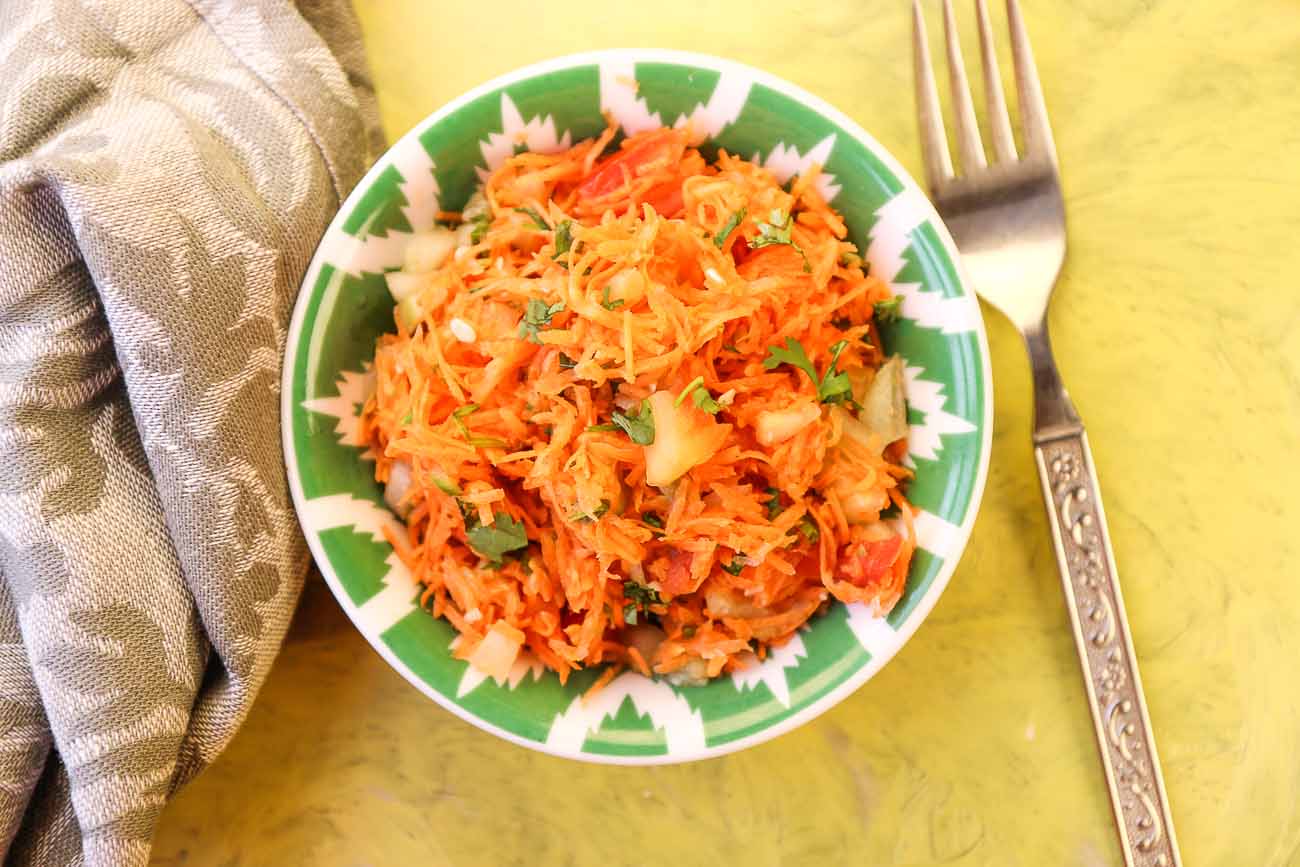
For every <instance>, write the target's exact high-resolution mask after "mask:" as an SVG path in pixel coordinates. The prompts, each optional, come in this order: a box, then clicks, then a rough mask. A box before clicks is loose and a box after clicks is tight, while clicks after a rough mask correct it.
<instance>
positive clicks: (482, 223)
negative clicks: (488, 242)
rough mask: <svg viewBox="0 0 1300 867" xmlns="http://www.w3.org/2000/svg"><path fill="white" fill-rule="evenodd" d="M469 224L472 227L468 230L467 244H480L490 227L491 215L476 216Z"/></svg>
mask: <svg viewBox="0 0 1300 867" xmlns="http://www.w3.org/2000/svg"><path fill="white" fill-rule="evenodd" d="M469 222H470V224H471V225H473V227H474V228H473V229H471V230H470V233H469V242H470V243H471V244H478V243H481V242H482V241H483V236H484V235H486V234H487V230H488V226H490V225H492V215H491V214H488V213H486V212H485V213H482V214H478V215H476V216H475V217H474V219H472V220H470V221H469Z"/></svg>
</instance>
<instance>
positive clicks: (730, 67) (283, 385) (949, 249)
mask: <svg viewBox="0 0 1300 867" xmlns="http://www.w3.org/2000/svg"><path fill="white" fill-rule="evenodd" d="M612 61H622V62H629V61H630V62H634V63H665V64H676V65H685V66H695V67H700V68H704V69H712V70H716V71H718V72H728V71H730V72H733V73H735V74H739V75H744V76H747V77H749V78H750V79H752V80H753V81H754V82H755V83H758V84H761V85H763V86H765V87H768V88H771V89H772V90H775V91H777V92H779V93H781V94H783V95H785V96H787V97H789V98H790V99H793V100H795V101H796V102H799V103H802V104H803V105H805V106H807V107H809V108H811V109H812V110H814V111H816V112H818V113H820V114H822V115H824V116H825V117H827V118H829V119H830V120H831V121H832V122H834V123H835V124H836V125H838V126H839V127H840V128H842V129H843V130H844V131H845V132H846V133H848V134H849V135H850V136H852V137H854V138H856V139H857V140H858V141H859V142H860V143H862V144H863V145H864V146H865V147H866V148H867V149H868V150H870V151H871V153H872V155H873V156H875V157H876V158H877V159H879V160H880V162H881V163H882V164H883V165H884V166H885V168H887V169H888V170H889V171H890V172H891V173H893V175H894V177H895V178H896V179H897V181H898V182H899V183H900V184H901V185H902V187H903V191H904V192H912V193H915V194H917V195H918V196H919V198H920V200H921V201H922V202H924V208H925V213H926V217H927V219H928V220H929V221H930V223H931V224H932V225H933V227H934V229H935V232H936V234H937V236H938V238H939V241H940V243H941V245H942V247H943V250H944V253H945V255H947V257H948V258H949V260H950V261H951V262H952V265H953V271H954V273H955V274H956V275H957V279H958V282H959V283H960V285H961V287H962V290H963V294H964V295H965V296H968V297H970V298H971V299H972V301H973V302H974V305H975V309H976V315H975V316H974V326H975V327H974V329H973V331H974V334H975V340H976V345H977V348H978V350H979V352H978V355H979V359H980V375H981V376H982V378H983V386H984V388H983V393H984V406H983V419H982V430H981V437H980V458H979V465H978V467H977V468H976V473H975V478H974V483H973V487H972V489H971V499H970V505H969V506H968V508H967V511H966V514H965V515H964V516H963V519H962V522H961V524H959V525H957V533H956V536H955V540H954V542H955V544H954V545H953V551H954V553H953V556H951V557H947V558H945V559H944V562H943V564H942V565H941V566H940V569H939V572H938V573H937V574H936V575H935V577H934V579H933V580H932V581H931V584H930V586H929V587H928V588H927V589H926V591H925V595H924V596H923V597H922V598H921V599H920V600H918V602H917V605H916V608H915V609H914V610H913V611H912V612H911V614H910V615H909V616H908V617H907V619H906V621H905V622H904V623H903V625H902V628H901V629H898V630H896V632H895V635H896V638H895V641H894V642H893V644H892V646H891V647H890V648H889V649H888V652H882V653H879V654H877V653H873V654H872V655H871V658H870V660H869V661H868V662H867V663H866V664H865V665H863V666H861V667H860V668H859V669H858V670H857V671H855V672H854V673H853V674H852V675H850V676H849V677H847V678H846V679H845V680H844V681H843V682H842V683H840V684H839V685H838V686H836V687H834V688H832V689H831V690H829V691H828V692H827V693H826V694H825V695H823V696H822V697H821V698H819V699H817V700H815V701H813V702H811V703H810V704H809V705H808V706H807V707H805V708H803V709H801V710H799V711H797V712H795V713H793V714H791V715H790V716H788V717H786V718H785V719H781V720H778V721H776V722H774V723H772V724H771V725H768V726H766V727H764V728H763V729H762V730H760V731H757V732H754V733H752V734H749V735H746V736H744V737H741V738H737V739H735V740H733V741H728V742H726V743H722V744H718V745H716V746H705V747H703V748H701V749H698V750H693V751H689V752H684V753H664V754H660V755H648V756H645V755H609V754H604V753H591V752H583V751H577V752H574V751H570V750H567V749H562V748H557V747H552V746H551V745H550V744H548V743H546V742H544V741H534V740H530V739H527V738H524V737H522V736H520V735H517V734H515V733H513V732H510V731H507V730H506V729H504V728H501V727H500V726H497V725H496V724H494V723H492V722H490V721H488V720H486V719H483V718H482V717H480V716H478V715H477V714H475V713H473V712H472V711H469V710H467V709H466V708H464V707H462V706H460V705H459V704H458V703H457V702H456V701H454V700H452V699H451V698H449V697H447V696H444V695H443V694H442V693H440V692H438V691H437V690H435V689H433V688H432V687H431V686H430V685H429V684H427V683H425V682H424V681H423V680H421V679H420V678H419V676H418V675H416V674H415V673H414V672H413V671H411V670H410V668H409V667H408V666H407V665H406V663H405V662H403V661H402V660H401V659H399V658H398V656H397V654H396V653H394V652H393V650H392V649H391V648H389V647H388V645H387V644H385V643H384V642H383V640H382V639H381V637H380V636H379V635H377V634H375V635H372V634H371V630H369V629H367V628H366V627H364V626H363V625H362V623H361V622H360V621H359V619H358V618H357V617H356V616H355V615H354V612H353V610H352V608H350V607H349V606H348V605H345V604H343V603H342V600H343V599H344V598H346V595H347V594H346V590H345V589H344V588H343V586H342V584H341V583H340V581H339V578H338V575H337V574H336V573H335V571H334V568H333V564H332V562H331V561H330V559H329V557H328V556H327V554H326V552H325V550H324V548H323V546H322V544H321V542H320V541H319V539H318V537H317V536H316V534H314V533H312V532H310V531H309V530H308V528H307V527H306V526H305V525H303V515H304V514H305V512H306V509H307V506H306V498H305V496H304V494H303V486H302V478H301V476H300V474H299V470H298V464H297V459H296V448H295V445H294V442H293V420H292V416H293V393H294V392H293V372H294V364H293V363H292V361H293V360H294V359H295V358H296V357H297V352H298V346H299V343H300V342H301V338H302V329H303V323H304V321H305V319H306V314H307V308H308V306H309V301H310V298H311V296H312V284H313V282H314V280H315V277H316V275H317V274H318V273H319V271H320V268H321V266H322V265H323V264H325V248H326V246H327V245H326V240H327V239H328V237H329V235H330V232H331V230H332V229H333V228H334V226H335V224H336V223H337V222H338V220H339V219H340V218H341V217H342V216H343V215H345V214H348V213H351V212H352V210H353V209H354V208H355V207H356V206H357V204H358V202H359V200H360V198H361V196H362V195H363V194H364V192H365V191H366V190H368V189H369V188H370V186H371V184H372V183H373V182H374V181H375V179H376V178H377V177H378V176H379V174H380V173H381V172H382V171H383V170H384V169H385V168H386V167H387V165H388V162H389V161H388V156H389V154H391V153H393V152H394V151H396V150H398V149H399V148H402V147H404V146H408V145H409V144H410V142H411V140H413V139H418V138H419V136H420V135H421V134H423V133H424V132H425V131H426V130H427V129H429V127H431V126H434V125H435V124H438V123H440V122H441V121H442V120H443V119H444V118H446V117H447V116H449V115H451V114H453V113H454V112H456V111H458V110H459V109H460V108H462V107H463V106H465V105H467V104H469V103H471V102H473V101H474V100H476V99H479V98H480V97H482V96H484V95H486V94H490V93H492V92H494V91H497V90H499V89H501V88H504V87H506V86H507V85H510V84H513V83H516V82H519V81H523V80H527V79H532V78H536V77H538V76H540V75H545V74H548V73H554V72H557V71H561V70H565V69H570V68H573V67H575V66H590V65H600V64H601V63H603V62H612ZM281 365H282V370H281V376H280V389H281V392H280V427H281V443H282V449H283V456H284V459H285V468H286V472H287V475H288V481H289V489H290V493H291V495H292V499H293V507H294V516H295V518H296V519H297V520H298V523H299V527H300V529H301V530H302V532H303V536H304V537H305V538H306V540H307V545H308V548H309V549H310V551H311V554H312V558H313V560H314V562H315V563H316V566H317V568H318V569H319V570H320V572H321V575H322V576H323V577H324V578H325V581H326V584H327V585H328V586H329V588H330V592H331V593H333V594H334V596H335V599H336V601H338V602H339V603H340V607H342V608H343V610H344V612H345V613H346V614H347V616H348V619H349V620H350V621H352V625H353V626H354V627H355V628H356V630H357V631H358V632H359V633H361V635H362V636H363V637H364V638H365V639H366V641H367V643H369V644H370V646H371V648H373V649H374V650H375V652H377V653H378V654H379V655H380V657H381V658H383V660H384V661H385V662H386V663H388V665H389V666H390V667H391V668H392V669H393V670H394V671H395V672H396V673H397V674H399V675H401V676H402V678H403V679H405V680H406V681H407V682H408V683H410V684H411V685H412V686H414V687H415V688H416V689H418V690H419V691H420V692H421V693H423V694H424V695H425V696H427V697H428V698H430V699H432V700H433V701H434V702H436V703H437V704H438V705H439V706H440V707H442V708H443V709H444V710H447V711H449V712H451V713H452V714H454V715H455V716H457V717H459V718H460V719H461V720H463V721H465V722H467V723H470V724H471V725H473V726H474V727H475V728H478V729H481V730H483V731H485V732H488V733H489V734H492V735H495V736H497V737H499V738H502V739H504V740H506V741H509V742H510V743H513V744H516V745H518V746H521V747H525V748H527V749H530V750H534V751H537V752H541V753H545V754H547V755H551V756H555V757H557V758H564V759H572V760H577V761H581V762H586V763H590V764H601V765H635V766H646V765H670V764H684V763H686V762H693V761H699V760H701V759H708V758H716V757H719V756H723V755H727V754H730V753H735V752H739V751H741V750H744V749H747V748H749V747H753V746H757V745H759V744H761V743H764V742H766V741H769V740H772V739H773V738H776V737H779V736H780V735H783V734H786V733H788V732H791V731H793V730H794V729H796V728H799V727H800V726H802V725H804V724H805V723H808V722H811V721H812V720H814V719H816V718H817V717H819V716H821V715H822V714H823V713H825V712H826V711H828V710H830V709H831V708H833V707H835V706H836V705H837V704H839V703H840V702H842V701H844V700H845V699H846V698H848V697H849V696H850V695H852V694H853V693H854V692H856V691H857V690H858V689H859V688H861V687H862V686H863V684H865V683H866V682H867V681H868V680H870V679H871V678H872V677H874V676H875V674H876V672H878V671H879V670H880V669H881V668H883V667H884V666H885V665H886V664H887V663H888V662H889V661H890V660H891V659H893V658H894V657H895V656H896V655H897V654H898V653H899V652H900V651H901V650H902V648H903V647H904V646H905V645H906V644H907V643H908V642H909V641H910V640H911V639H912V636H913V635H914V634H915V632H916V630H917V629H918V628H920V626H921V624H922V623H923V622H924V621H925V620H926V618H928V617H929V616H930V612H931V611H932V610H933V609H934V606H935V604H936V603H937V602H938V601H939V597H941V596H942V595H943V593H944V591H945V590H946V589H947V587H948V582H949V581H950V580H951V578H952V575H953V572H954V571H956V568H957V564H958V563H959V562H960V561H961V558H962V555H963V554H965V551H966V546H967V544H968V543H969V541H970V535H971V531H972V529H973V528H974V524H975V520H976V517H977V516H978V514H979V510H980V506H981V505H982V503H983V499H984V489H985V485H986V482H987V480H988V472H989V460H990V450H991V447H992V438H993V378H992V367H991V360H990V358H989V346H988V336H987V334H986V332H985V328H984V319H983V314H982V311H980V309H979V301H978V299H977V298H976V296H975V292H974V287H973V284H972V283H971V281H970V278H969V276H968V275H967V273H966V270H965V268H964V267H963V264H962V260H961V257H960V254H959V253H958V251H957V245H956V243H955V242H954V241H953V239H952V235H951V234H950V233H949V231H948V227H947V225H946V224H945V223H944V222H943V220H942V218H940V217H939V215H938V213H937V212H936V211H935V209H934V206H933V205H932V204H931V202H930V199H929V197H928V196H926V195H925V193H924V191H923V190H922V189H921V187H920V185H919V184H917V182H916V180H915V179H914V178H913V177H912V176H911V174H910V173H909V172H908V171H907V170H906V169H904V168H903V166H902V164H901V163H900V162H899V161H898V160H897V159H896V158H895V157H894V155H893V154H891V153H890V152H889V151H888V150H887V149H886V148H885V147H884V146H883V145H881V144H880V142H878V141H877V140H876V139H875V137H874V136H872V135H871V134H870V133H869V132H867V131H866V130H865V129H863V127H862V126H861V125H860V124H858V123H857V122H856V121H854V120H853V119H852V118H850V117H849V116H848V115H846V114H844V113H843V112H842V111H840V110H839V109H837V108H835V107H834V106H833V105H831V104H830V103H828V102H827V101H826V100H824V99H822V98H821V97H819V96H816V95H815V94H813V93H810V92H809V91H807V90H805V89H804V88H802V87H800V86H799V85H797V84H794V83H792V82H790V81H787V80H786V79H783V78H781V77H779V76H776V75H774V74H772V73H769V72H766V71H764V70H761V69H758V68H756V67H753V66H750V65H748V64H745V63H741V62H739V61H735V60H731V59H728V58H725V57H719V56H717V55H712V54H704V53H701V52H694V51H681V50H676V49H665V48H610V49H599V50H594V51H582V52H576V53H572V54H564V55H560V56H557V57H552V58H548V59H545V60H540V61H537V62H534V63H530V64H526V65H524V66H521V67H518V68H516V69H513V70H511V71H509V72H506V73H503V74H501V75H498V76H495V77H493V78H491V79H490V80H488V81H486V82H484V83H482V84H479V85H477V86H475V87H473V88H471V89H469V90H467V91H465V92H464V93H462V94H461V95H459V96H457V97H455V98H454V99H452V100H450V101H449V102H447V103H445V104H443V105H442V106H440V107H439V108H437V109H435V110H434V111H433V112H431V113H430V114H428V115H426V116H425V117H424V118H423V119H422V120H421V121H420V122H418V123H417V124H415V125H414V126H412V127H411V128H410V129H409V130H407V131H406V132H405V133H403V134H402V135H401V136H400V137H398V138H397V139H396V140H395V141H393V142H392V144H390V145H389V146H388V147H387V148H386V149H385V150H384V152H383V153H382V154H380V155H379V156H378V157H377V158H376V159H375V162H374V164H373V165H372V166H371V167H370V168H369V169H368V170H367V171H366V172H365V174H364V175H362V176H361V178H360V179H359V180H358V181H357V183H356V184H355V186H353V188H352V190H351V192H350V193H349V194H348V196H347V197H346V198H345V199H344V200H343V201H342V202H340V203H339V207H338V209H337V211H336V213H335V216H334V217H333V218H331V220H330V222H329V224H328V225H327V226H326V228H325V230H324V232H323V233H322V235H321V240H320V241H319V242H318V243H317V246H316V250H315V252H314V253H313V254H312V257H311V261H310V262H309V263H308V265H307V269H306V271H305V272H304V274H303V279H302V281H301V283H300V285H299V288H298V292H297V295H296V297H295V299H294V306H293V315H292V317H291V319H290V323H289V328H288V330H287V332H286V336H285V353H284V359H283V361H282V362H281Z"/></svg>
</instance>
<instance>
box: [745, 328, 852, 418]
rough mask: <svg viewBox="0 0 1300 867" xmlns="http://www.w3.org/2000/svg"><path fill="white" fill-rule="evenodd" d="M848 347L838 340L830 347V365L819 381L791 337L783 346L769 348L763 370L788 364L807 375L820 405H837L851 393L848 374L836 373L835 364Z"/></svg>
mask: <svg viewBox="0 0 1300 867" xmlns="http://www.w3.org/2000/svg"><path fill="white" fill-rule="evenodd" d="M846 346H848V342H847V341H844V340H838V341H836V342H835V343H834V344H833V345H832V346H831V363H830V364H829V365H827V367H826V375H825V376H823V377H821V378H820V379H819V378H818V376H817V368H815V367H813V363H812V360H811V359H809V358H808V353H807V352H805V351H804V348H803V344H801V343H800V342H799V341H798V340H795V339H794V338H793V337H787V338H786V339H785V346H784V347H780V346H769V347H768V350H767V351H768V356H767V358H764V359H763V368H764V369H765V370H775V369H776V368H777V367H780V366H781V365H782V364H789V365H790V366H791V367H797V368H798V369H800V370H802V371H803V372H804V373H805V374H807V375H808V379H810V380H811V381H812V383H813V385H815V386H817V399H818V400H819V401H821V402H822V403H837V402H839V401H841V400H844V398H845V396H846V395H848V394H850V393H852V391H853V386H852V384H851V383H850V382H849V377H848V374H845V373H842V372H837V371H836V370H835V363H836V362H837V361H838V360H839V357H840V353H841V352H843V351H844V348H845V347H846Z"/></svg>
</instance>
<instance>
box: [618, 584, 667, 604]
mask: <svg viewBox="0 0 1300 867" xmlns="http://www.w3.org/2000/svg"><path fill="white" fill-rule="evenodd" d="M623 598H624V599H627V600H628V601H630V602H633V603H635V604H636V605H638V606H641V607H644V606H646V605H662V604H663V601H664V600H663V597H662V596H660V595H659V591H658V590H655V589H654V588H653V587H647V586H646V585H644V584H638V583H637V582H635V581H631V580H628V581H624V582H623Z"/></svg>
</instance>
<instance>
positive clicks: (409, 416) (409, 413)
mask: <svg viewBox="0 0 1300 867" xmlns="http://www.w3.org/2000/svg"><path fill="white" fill-rule="evenodd" d="M414 417H415V416H414V414H413V413H412V411H411V410H409V409H408V410H407V411H406V415H404V416H402V420H401V422H400V424H410V423H411V419H413V418H414Z"/></svg>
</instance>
